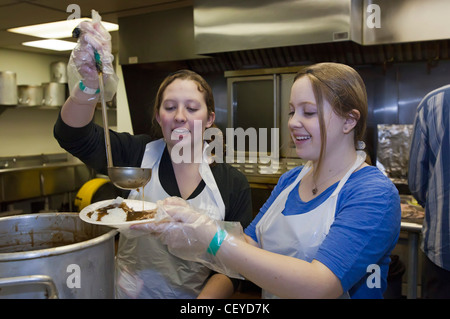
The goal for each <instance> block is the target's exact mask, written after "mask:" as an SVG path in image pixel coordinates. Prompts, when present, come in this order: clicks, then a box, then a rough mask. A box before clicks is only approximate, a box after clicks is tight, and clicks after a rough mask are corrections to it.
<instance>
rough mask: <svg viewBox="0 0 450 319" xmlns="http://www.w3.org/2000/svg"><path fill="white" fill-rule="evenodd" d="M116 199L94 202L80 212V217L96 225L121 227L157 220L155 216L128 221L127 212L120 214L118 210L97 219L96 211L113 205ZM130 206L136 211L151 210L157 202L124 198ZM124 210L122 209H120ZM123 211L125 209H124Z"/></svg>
mask: <svg viewBox="0 0 450 319" xmlns="http://www.w3.org/2000/svg"><path fill="white" fill-rule="evenodd" d="M114 201H115V199H108V200H103V201H101V202H96V203H93V204H91V205H89V206H86V207H85V208H83V209H82V210H81V212H80V218H81V219H82V220H83V221H85V222H87V223H90V224H95V225H105V226H109V227H114V228H119V227H123V226H127V225H133V224H139V223H148V222H150V221H152V220H155V218H149V219H143V220H132V221H128V222H127V221H126V215H125V214H123V215H122V214H119V213H116V212H114V211H113V212H110V213H109V214H108V215H107V216H104V217H103V218H102V220H100V221H97V214H96V213H95V211H96V210H97V209H99V208H102V207H105V206H108V205H111V204H112V203H113V202H114ZM123 201H124V202H125V203H126V204H127V206H128V207H130V208H132V209H133V210H135V211H142V210H150V209H155V208H156V204H155V203H151V202H145V201H141V200H136V199H124V200H123ZM120 211H122V210H120ZM90 212H94V214H92V216H91V217H89V216H88V215H87V214H88V213H90ZM122 212H123V211H122Z"/></svg>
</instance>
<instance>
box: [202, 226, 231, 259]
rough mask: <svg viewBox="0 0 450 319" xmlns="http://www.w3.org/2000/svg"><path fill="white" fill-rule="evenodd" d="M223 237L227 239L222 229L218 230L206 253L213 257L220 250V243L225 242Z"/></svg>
mask: <svg viewBox="0 0 450 319" xmlns="http://www.w3.org/2000/svg"><path fill="white" fill-rule="evenodd" d="M225 237H227V232H226V231H225V230H224V229H220V230H218V231H217V233H216V234H215V235H214V237H213V239H212V240H211V242H210V243H209V247H208V249H207V250H206V252H207V253H209V254H211V255H213V256H215V255H216V254H217V251H218V250H219V248H220V245H222V242H223V241H224V240H225Z"/></svg>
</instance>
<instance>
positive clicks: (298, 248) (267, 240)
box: [256, 151, 366, 298]
mask: <svg viewBox="0 0 450 319" xmlns="http://www.w3.org/2000/svg"><path fill="white" fill-rule="evenodd" d="M365 159H366V154H365V153H364V152H361V151H358V152H357V159H356V161H355V163H354V164H353V166H352V167H351V168H350V169H349V170H348V172H347V173H346V174H345V176H344V177H343V178H342V179H341V181H340V182H339V184H338V186H337V187H336V189H335V190H334V192H333V194H331V196H330V197H329V198H327V199H326V200H325V201H324V202H323V203H322V204H320V205H319V206H318V207H316V208H314V209H313V210H311V211H309V212H306V213H302V214H298V215H288V216H285V215H283V214H282V212H283V210H284V207H285V204H286V200H287V198H288V196H289V193H290V192H291V191H292V190H293V189H294V188H295V186H296V185H297V184H298V183H299V182H300V180H301V179H302V178H303V176H305V175H306V173H307V172H308V171H309V170H310V169H311V167H312V164H311V162H308V163H306V165H305V167H304V168H303V169H302V170H301V171H300V172H299V174H298V176H297V178H296V179H295V181H294V182H293V183H292V184H291V185H289V186H288V187H286V188H285V189H284V190H283V191H282V192H281V193H280V194H279V195H278V197H277V198H276V199H275V201H274V202H273V203H272V205H271V206H270V207H269V209H268V210H267V211H266V213H265V214H264V216H263V217H262V218H261V220H260V221H259V222H258V224H257V225H256V237H257V239H258V242H259V244H260V245H261V248H263V249H265V250H268V251H271V252H274V253H278V254H281V255H285V256H291V257H295V258H298V259H302V260H305V261H308V262H311V261H312V260H313V259H314V257H315V255H316V253H317V251H318V249H319V247H320V245H321V244H322V242H323V240H324V239H325V237H326V236H327V234H328V231H329V230H330V227H331V224H332V223H333V222H334V217H335V212H336V203H337V198H338V194H339V192H340V190H341V189H342V187H343V186H344V184H345V183H346V182H347V180H348V178H349V177H350V175H351V174H352V173H353V172H354V171H355V170H356V169H357V168H358V167H359V166H360V165H361V164H362V163H363V162H364V161H365ZM262 293H263V295H262V296H263V298H277V296H275V295H273V294H271V293H269V292H267V291H264V290H263V292H262ZM346 297H348V294H347V293H344V295H342V296H341V298H346Z"/></svg>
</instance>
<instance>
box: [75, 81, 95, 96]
mask: <svg viewBox="0 0 450 319" xmlns="http://www.w3.org/2000/svg"><path fill="white" fill-rule="evenodd" d="M79 86H80V90H81V91H83V92H84V93H86V94H90V95H94V94H98V93H100V89H97V90H95V89H91V88H88V87H87V86H86V85H84V83H83V81H80V84H79Z"/></svg>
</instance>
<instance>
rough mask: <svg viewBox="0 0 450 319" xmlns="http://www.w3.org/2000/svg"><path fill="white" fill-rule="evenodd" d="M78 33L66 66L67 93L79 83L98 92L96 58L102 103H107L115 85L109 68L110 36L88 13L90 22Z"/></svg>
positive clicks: (110, 66) (113, 76) (98, 17)
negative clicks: (101, 76)
mask: <svg viewBox="0 0 450 319" xmlns="http://www.w3.org/2000/svg"><path fill="white" fill-rule="evenodd" d="M78 29H79V30H78V31H79V37H78V43H77V45H76V47H75V48H74V49H73V50H72V53H71V55H70V59H69V64H68V66H67V70H68V79H69V88H70V90H71V93H72V92H73V90H74V89H75V88H76V87H77V86H78V85H79V82H80V81H83V84H84V85H85V86H86V87H89V88H93V89H95V88H98V70H97V68H96V58H95V55H96V54H98V56H99V58H98V60H99V61H100V62H101V71H102V73H103V79H104V86H105V92H104V94H105V100H106V101H110V100H111V99H112V98H113V97H114V94H115V93H116V90H117V83H118V77H117V75H116V74H115V72H114V66H113V60H114V56H113V55H112V53H111V35H110V34H109V33H108V31H107V30H106V29H105V28H104V27H103V25H102V24H101V17H100V15H99V14H98V12H97V11H95V10H92V21H83V22H81V23H80V24H79V26H78ZM93 98H94V96H93ZM95 98H96V97H95Z"/></svg>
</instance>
